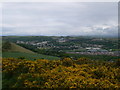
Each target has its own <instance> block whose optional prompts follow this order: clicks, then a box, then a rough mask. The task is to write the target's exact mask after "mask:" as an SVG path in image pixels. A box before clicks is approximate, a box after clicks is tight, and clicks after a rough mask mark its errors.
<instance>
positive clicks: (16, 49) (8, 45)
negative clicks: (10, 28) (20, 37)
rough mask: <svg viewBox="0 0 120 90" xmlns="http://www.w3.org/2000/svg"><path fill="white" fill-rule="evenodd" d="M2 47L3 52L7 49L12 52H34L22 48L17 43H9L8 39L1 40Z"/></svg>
mask: <svg viewBox="0 0 120 90" xmlns="http://www.w3.org/2000/svg"><path fill="white" fill-rule="evenodd" d="M2 49H3V52H7V51H10V52H12V51H13V52H24V53H30V54H35V53H34V52H32V51H30V50H28V49H26V48H23V47H21V46H19V45H16V44H15V43H11V42H9V41H4V42H3V45H2Z"/></svg>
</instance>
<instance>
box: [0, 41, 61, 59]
mask: <svg viewBox="0 0 120 90" xmlns="http://www.w3.org/2000/svg"><path fill="white" fill-rule="evenodd" d="M2 49H3V52H2V57H3V58H8V57H11V58H20V57H24V58H25V59H30V60H35V59H49V60H53V59H60V58H58V57H54V56H48V55H42V54H37V53H35V52H32V51H31V50H28V49H26V48H23V47H21V46H19V45H16V44H15V43H11V42H5V41H4V42H3V46H2Z"/></svg>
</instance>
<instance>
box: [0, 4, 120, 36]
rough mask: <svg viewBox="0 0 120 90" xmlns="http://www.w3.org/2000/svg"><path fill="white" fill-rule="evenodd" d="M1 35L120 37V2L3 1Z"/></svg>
mask: <svg viewBox="0 0 120 90" xmlns="http://www.w3.org/2000/svg"><path fill="white" fill-rule="evenodd" d="M0 7H2V24H1V25H0V27H2V35H3V36H8V35H18V36H25V35H36V36H39V35H45V36H70V35H80V36H81V35H82V36H94V35H97V36H99V35H101V36H117V35H118V3H117V2H7V3H2V6H1V5H0Z"/></svg>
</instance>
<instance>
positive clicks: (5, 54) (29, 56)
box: [2, 52, 60, 60]
mask: <svg viewBox="0 0 120 90" xmlns="http://www.w3.org/2000/svg"><path fill="white" fill-rule="evenodd" d="M2 57H4V58H9V57H11V58H19V59H20V58H24V59H29V60H36V59H48V60H59V59H60V58H59V57H55V56H48V55H42V54H30V53H23V52H3V53H2Z"/></svg>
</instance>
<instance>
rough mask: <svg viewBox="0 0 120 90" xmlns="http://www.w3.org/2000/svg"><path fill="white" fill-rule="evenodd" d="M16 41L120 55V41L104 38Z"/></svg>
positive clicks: (42, 47)
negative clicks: (118, 47) (119, 48)
mask: <svg viewBox="0 0 120 90" xmlns="http://www.w3.org/2000/svg"><path fill="white" fill-rule="evenodd" d="M41 38H42V37H41ZM81 39H83V40H81ZM114 42H115V41H114ZM15 43H16V44H19V45H31V46H33V47H34V48H37V49H39V50H56V51H58V52H61V51H62V52H65V53H68V54H82V55H111V56H119V50H117V44H118V43H117V42H116V43H113V41H111V42H110V40H107V39H104V38H90V39H88V38H78V37H51V40H48V39H43V40H42V41H40V40H32V41H31V40H30V41H29V40H28V41H27V40H24V39H23V40H16V41H15ZM106 43H108V44H109V46H110V44H114V45H111V47H107V44H106ZM115 49H116V50H115Z"/></svg>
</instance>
